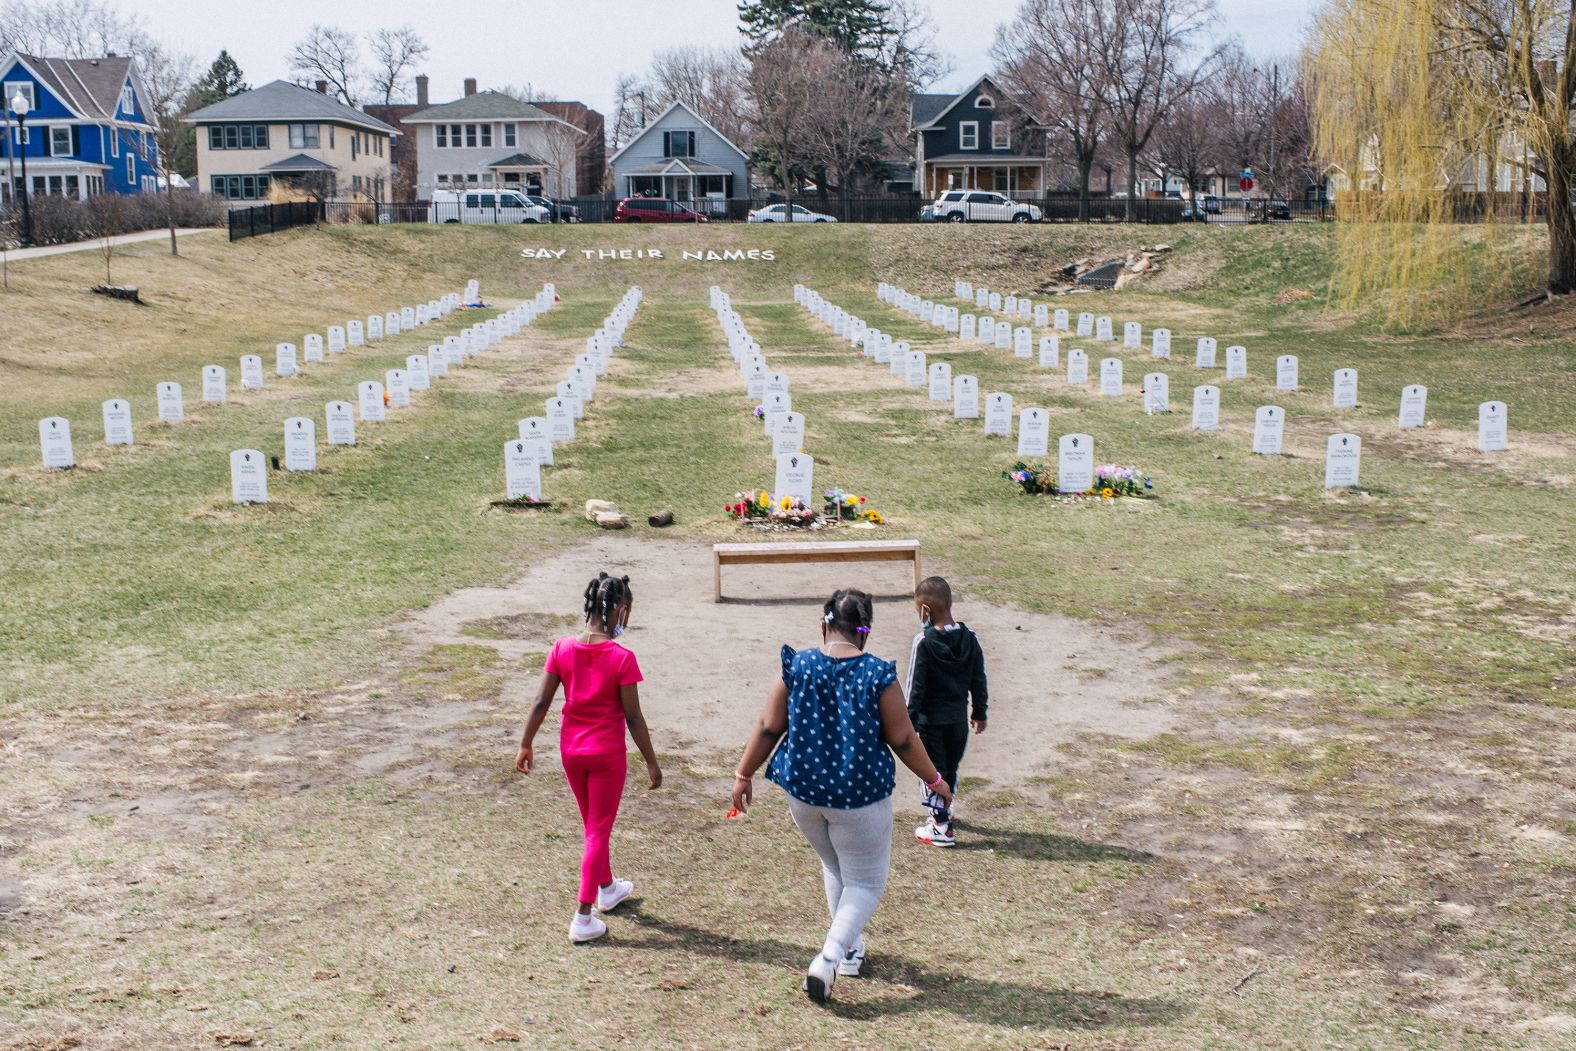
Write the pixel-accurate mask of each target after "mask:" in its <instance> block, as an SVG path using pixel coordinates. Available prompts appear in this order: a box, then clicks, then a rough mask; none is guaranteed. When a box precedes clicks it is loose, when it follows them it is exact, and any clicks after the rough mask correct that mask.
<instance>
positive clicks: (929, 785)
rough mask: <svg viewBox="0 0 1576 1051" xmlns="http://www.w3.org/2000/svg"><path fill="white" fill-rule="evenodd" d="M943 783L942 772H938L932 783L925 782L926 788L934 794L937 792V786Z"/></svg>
mask: <svg viewBox="0 0 1576 1051" xmlns="http://www.w3.org/2000/svg"><path fill="white" fill-rule="evenodd" d="M941 782H942V776H941V771H940V770H937V771H936V776H935V778H934V779H932V780H930V781H926V782H925V787H926V788H928V789H930V790H931V791H932V792H934V791H935V790H936V786H937V785H939V784H941Z"/></svg>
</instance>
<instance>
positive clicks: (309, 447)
mask: <svg viewBox="0 0 1576 1051" xmlns="http://www.w3.org/2000/svg"><path fill="white" fill-rule="evenodd" d="M285 470H287V471H315V470H317V424H316V423H315V422H314V421H313V420H312V419H311V418H310V417H307V416H292V417H291V418H290V419H288V420H286V421H285Z"/></svg>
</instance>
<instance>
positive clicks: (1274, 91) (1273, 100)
mask: <svg viewBox="0 0 1576 1051" xmlns="http://www.w3.org/2000/svg"><path fill="white" fill-rule="evenodd" d="M1279 118H1280V63H1279V62H1275V63H1272V64H1271V66H1270V170H1269V191H1270V195H1269V199H1270V200H1274V199H1275V175H1276V171H1277V169H1276V167H1275V132H1276V125H1278V124H1279V123H1280V119H1279ZM1264 207H1265V209H1266V211H1265V214H1264V217H1265V219H1268V218H1269V211H1268V209H1269V205H1268V204H1266V205H1265V206H1264Z"/></svg>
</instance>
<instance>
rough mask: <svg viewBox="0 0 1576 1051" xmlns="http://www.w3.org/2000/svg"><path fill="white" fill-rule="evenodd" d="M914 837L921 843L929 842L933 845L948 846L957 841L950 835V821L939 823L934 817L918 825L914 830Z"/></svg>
mask: <svg viewBox="0 0 1576 1051" xmlns="http://www.w3.org/2000/svg"><path fill="white" fill-rule="evenodd" d="M914 838H915V839H917V840H919V841H920V842H921V843H929V844H930V845H931V846H933V847H950V846H953V845H955V844H956V843H957V840H956V839H954V838H953V837H952V822H950V821H948V822H947V823H946V824H945V825H943V824H940V823H938V822H937V821H936V819H935V818H931V819H930V820H929V821H927V822H925V823H924V824H923V825H920V826H919V827H918V828H916V829H915V830H914Z"/></svg>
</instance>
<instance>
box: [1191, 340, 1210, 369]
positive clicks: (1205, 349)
mask: <svg viewBox="0 0 1576 1051" xmlns="http://www.w3.org/2000/svg"><path fill="white" fill-rule="evenodd" d="M1193 366H1194V368H1200V369H1212V368H1214V367H1215V338H1214V337H1213V336H1200V337H1198V351H1197V353H1196V354H1195V356H1194V358H1193Z"/></svg>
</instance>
